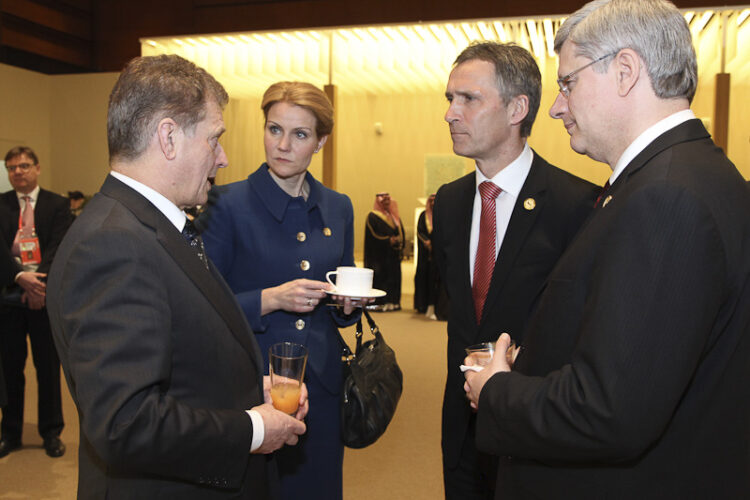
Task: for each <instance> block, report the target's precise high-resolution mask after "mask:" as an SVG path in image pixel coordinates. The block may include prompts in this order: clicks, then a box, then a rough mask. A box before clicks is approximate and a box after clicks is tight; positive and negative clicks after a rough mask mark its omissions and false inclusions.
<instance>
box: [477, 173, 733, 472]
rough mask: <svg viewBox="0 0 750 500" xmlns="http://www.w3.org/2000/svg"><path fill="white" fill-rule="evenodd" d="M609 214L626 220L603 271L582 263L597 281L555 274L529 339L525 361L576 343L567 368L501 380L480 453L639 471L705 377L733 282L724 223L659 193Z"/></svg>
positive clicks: (652, 189)
mask: <svg viewBox="0 0 750 500" xmlns="http://www.w3.org/2000/svg"><path fill="white" fill-rule="evenodd" d="M617 202H620V203H624V205H623V206H617ZM608 209H609V210H618V212H617V215H616V217H615V218H614V219H615V220H613V221H612V222H613V223H612V224H611V225H610V226H609V227H608V228H607V229H608V232H607V235H606V238H602V242H601V246H599V247H598V248H597V249H596V252H594V251H591V252H590V253H589V254H588V255H587V256H588V257H590V258H592V259H593V260H594V261H593V262H586V263H583V262H578V263H577V264H579V266H578V267H579V269H581V266H585V267H586V269H590V271H589V272H590V275H588V279H585V278H584V281H585V283H583V284H581V283H578V286H576V283H577V282H576V277H575V276H574V275H575V273H573V272H572V273H571V274H572V275H573V276H571V277H570V279H555V278H556V277H557V276H555V275H554V274H553V276H552V277H551V279H550V281H549V283H548V285H547V289H546V291H545V293H544V294H543V295H542V296H541V298H540V302H539V306H538V309H537V313H536V316H535V317H532V319H531V326H530V328H529V330H528V331H527V335H528V336H529V337H527V338H528V339H529V341H530V343H532V345H528V346H527V352H526V353H524V354H522V356H523V355H529V356H532V355H533V353H532V352H530V351H531V350H532V349H534V346H533V341H532V338H533V335H534V334H535V333H537V334H538V331H543V332H547V334H546V335H541V336H540V340H541V341H543V340H544V339H545V338H550V336H551V335H564V336H567V337H569V338H570V339H571V342H574V347H573V351H572V355H571V356H570V362H569V363H567V364H564V365H562V366H561V367H560V368H559V369H556V370H554V371H552V372H550V373H548V374H546V375H545V376H526V375H523V374H521V373H518V372H511V373H498V374H496V375H494V376H493V377H492V378H491V379H490V380H489V381H488V382H487V384H486V385H485V386H484V388H483V390H482V393H481V394H480V399H479V410H478V416H477V446H478V447H479V449H480V450H482V451H485V452H488V453H493V454H497V455H511V456H518V457H525V458H532V459H536V460H548V461H589V460H595V461H599V462H621V461H625V460H628V459H632V458H634V457H637V456H639V455H640V454H642V453H643V452H645V451H646V450H647V449H648V448H649V447H650V446H651V445H652V444H653V443H654V442H655V441H656V440H657V439H659V438H660V437H661V435H662V433H663V431H664V429H665V428H666V426H667V425H668V422H669V421H670V419H671V418H672V416H673V415H674V413H675V411H676V409H677V408H678V405H679V404H680V400H681V398H682V397H683V395H684V393H685V390H686V388H687V387H688V385H689V384H690V383H691V379H692V378H693V377H694V376H695V374H696V371H697V370H698V369H699V366H700V363H701V360H702V357H703V356H704V349H706V346H707V345H709V344H710V342H711V341H712V340H711V338H710V337H711V335H712V328H713V324H714V321H715V320H716V317H717V315H718V314H719V310H720V307H721V301H722V300H723V298H722V297H723V296H724V295H725V292H724V290H726V287H727V282H728V277H727V269H726V268H727V265H726V264H725V262H726V259H725V257H726V256H725V250H724V247H723V243H722V239H721V237H720V233H719V230H718V225H717V222H716V221H715V220H714V218H713V217H712V214H711V213H710V212H709V210H708V209H707V208H706V206H705V205H704V204H703V203H702V202H701V201H700V200H697V199H695V198H694V197H693V196H692V195H691V193H689V192H687V191H686V190H682V189H680V188H676V187H670V186H663V185H658V184H657V185H652V186H649V187H647V188H643V189H641V190H640V191H638V192H636V193H634V194H632V195H630V196H629V197H627V198H626V199H622V198H621V199H620V200H616V201H615V202H613V203H612V205H611V206H610V207H608ZM587 236H588V235H584V234H581V235H579V239H578V240H576V243H578V244H580V239H581V238H586V237H587ZM576 243H574V247H575V245H576ZM579 260H581V259H579ZM563 262H565V257H563V259H562V260H561V262H560V263H558V268H560V267H561V265H564V264H562V263H563ZM567 264H569V267H570V268H571V269H572V268H573V267H575V266H574V265H573V264H574V263H573V262H570V263H567ZM563 277H565V276H563ZM520 361H521V358H519V362H520Z"/></svg>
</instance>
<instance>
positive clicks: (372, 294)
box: [326, 288, 385, 299]
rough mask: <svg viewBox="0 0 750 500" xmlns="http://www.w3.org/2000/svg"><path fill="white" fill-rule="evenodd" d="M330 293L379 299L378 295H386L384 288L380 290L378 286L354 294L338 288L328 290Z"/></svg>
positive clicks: (357, 297)
mask: <svg viewBox="0 0 750 500" xmlns="http://www.w3.org/2000/svg"><path fill="white" fill-rule="evenodd" d="M326 293H327V294H328V295H340V296H342V297H352V298H356V299H377V298H378V297H383V296H385V291H384V290H378V289H377V288H371V289H370V291H369V292H367V293H365V294H361V293H360V294H357V295H352V294H350V293H340V292H338V291H336V290H326Z"/></svg>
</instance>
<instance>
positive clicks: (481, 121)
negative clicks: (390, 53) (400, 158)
mask: <svg viewBox="0 0 750 500" xmlns="http://www.w3.org/2000/svg"><path fill="white" fill-rule="evenodd" d="M445 95H446V97H447V98H448V102H449V106H448V111H447V113H446V114H445V120H446V121H447V122H448V124H449V126H450V133H451V137H452V139H453V151H454V152H455V153H456V154H458V155H461V156H466V157H469V158H472V159H474V160H475V161H476V171H475V172H473V173H471V174H469V175H467V176H465V177H462V178H460V179H458V180H456V181H454V182H451V183H449V184H446V185H444V186H442V187H441V188H440V190H439V191H438V193H437V197H436V200H435V207H434V212H433V218H434V227H435V229H434V232H433V246H434V250H435V259H436V261H437V264H438V269H439V271H440V273H441V276H442V279H443V283H444V284H445V287H446V290H447V292H448V296H449V298H450V313H449V318H448V379H447V382H446V387H445V396H444V400H443V431H442V434H443V435H442V446H443V474H444V482H445V493H446V498H449V499H461V500H467V499H486V498H491V497H492V490H493V489H494V488H493V487H494V472H495V469H496V467H495V465H494V463H493V461H492V460H491V459H490V457H489V456H487V455H484V454H480V453H478V452H477V449H476V445H475V442H474V434H475V433H474V427H475V422H476V416H475V415H474V413H473V412H472V410H471V408H470V407H469V403H468V401H467V400H466V396H465V393H464V390H463V384H464V378H463V375H462V374H461V371H460V369H459V366H460V365H461V362H462V360H463V359H464V356H465V355H466V354H465V352H464V348H466V347H468V346H469V345H472V344H476V343H479V342H485V341H490V340H495V339H496V338H497V335H498V334H499V333H500V332H503V331H508V332H512V333H513V337H514V339H515V340H516V341H518V342H520V340H521V333H522V331H523V327H524V324H525V322H526V319H527V317H528V316H529V314H530V311H531V309H532V305H533V303H534V297H535V296H536V294H537V292H538V291H539V289H540V288H541V286H542V284H543V283H544V280H545V278H546V277H547V274H548V273H549V272H550V270H551V269H552V267H553V266H554V264H555V262H556V261H557V259H558V258H559V257H560V255H561V254H562V252H563V250H564V249H565V248H566V247H567V246H568V243H569V242H570V240H571V239H572V238H573V236H574V235H575V233H576V232H577V231H578V228H579V227H580V225H581V223H582V222H583V220H584V218H585V217H586V216H587V215H588V213H589V212H590V211H591V208H592V207H593V204H594V198H595V196H596V191H597V190H596V188H595V186H593V185H592V184H590V183H588V182H586V181H583V180H581V179H579V178H577V177H575V176H573V175H571V174H569V173H567V172H564V171H562V170H560V169H558V168H556V167H554V166H552V165H550V164H549V163H547V162H546V161H545V160H544V159H543V158H541V157H540V156H539V155H538V154H536V153H535V152H534V151H532V149H531V148H530V147H529V145H528V144H527V141H526V138H527V137H528V136H529V134H530V133H531V127H532V125H533V123H534V119H535V118H536V113H537V110H538V109H539V100H540V95H541V75H540V73H539V68H538V67H537V65H536V62H535V61H534V58H533V57H532V56H531V54H529V52H528V51H527V50H525V49H523V48H521V47H519V46H516V45H513V44H498V43H494V42H485V43H480V44H475V45H471V46H469V47H467V48H466V49H465V50H464V51H463V52H462V53H461V54H460V55H459V56H458V58H457V59H456V62H455V66H454V68H453V71H452V72H451V75H450V79H449V80H448V85H447V89H446V93H445ZM488 187H489V188H491V189H487V191H488V192H489V194H488V195H486V199H483V198H484V197H485V196H484V195H483V194H482V193H483V192H484V191H485V188H488Z"/></svg>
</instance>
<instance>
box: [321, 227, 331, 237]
mask: <svg viewBox="0 0 750 500" xmlns="http://www.w3.org/2000/svg"><path fill="white" fill-rule="evenodd" d="M323 235H324V236H331V228H330V227H324V228H323Z"/></svg>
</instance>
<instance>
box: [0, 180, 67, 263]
mask: <svg viewBox="0 0 750 500" xmlns="http://www.w3.org/2000/svg"><path fill="white" fill-rule="evenodd" d="M0 203H2V204H3V205H4V206H5V207H6V209H7V211H3V212H2V217H3V222H2V223H0V230H1V231H2V236H3V238H4V240H5V243H6V246H7V248H10V246H11V245H12V244H13V240H14V239H15V237H16V232H17V231H18V216H19V214H20V211H21V209H20V205H19V204H18V195H16V192H15V191H6V192H5V193H3V194H1V195H0ZM71 222H73V216H72V215H71V214H70V202H69V201H68V199H67V198H65V197H63V196H60V195H59V194H55V193H53V192H51V191H47V190H46V189H40V190H39V197H38V199H37V201H36V206H35V207H34V224H35V226H36V227H35V229H36V234H37V236H38V237H39V247H40V249H41V252H42V262H41V263H40V264H39V268H38V269H37V272H40V273H48V272H49V269H50V266H51V265H52V261H53V260H54V258H55V253H56V252H57V247H58V245H59V244H60V242H61V241H62V239H63V237H64V236H65V231H67V230H68V227H70V224H71ZM11 266H12V267H13V269H15V273H14V274H16V273H18V272H20V271H22V269H21V267H20V266H19V265H18V264H17V263H16V262H15V260H12V263H11Z"/></svg>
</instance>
